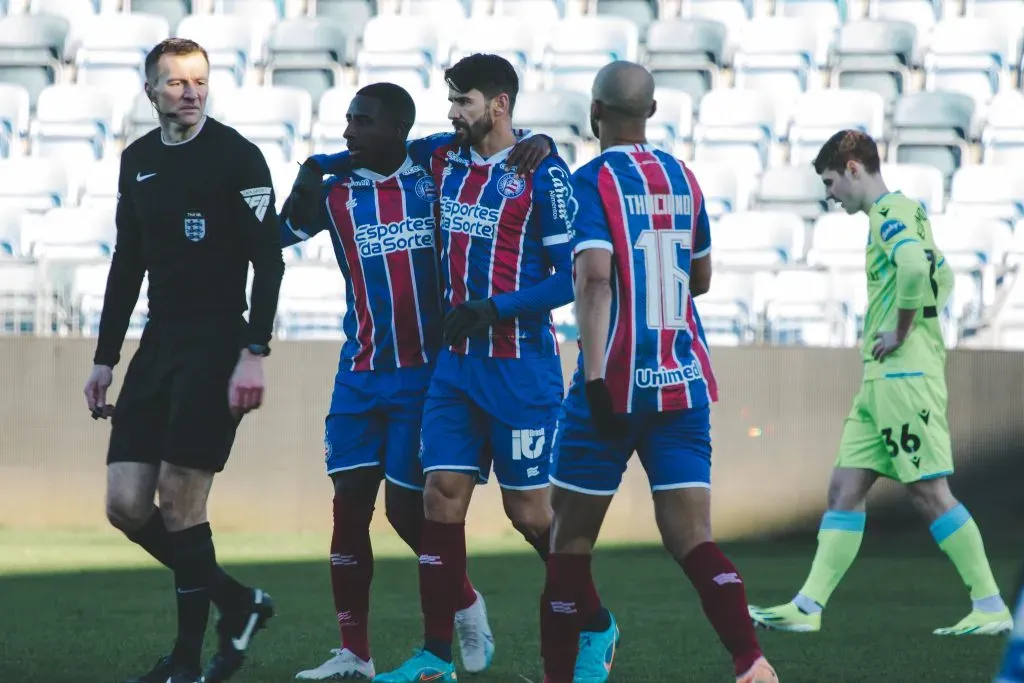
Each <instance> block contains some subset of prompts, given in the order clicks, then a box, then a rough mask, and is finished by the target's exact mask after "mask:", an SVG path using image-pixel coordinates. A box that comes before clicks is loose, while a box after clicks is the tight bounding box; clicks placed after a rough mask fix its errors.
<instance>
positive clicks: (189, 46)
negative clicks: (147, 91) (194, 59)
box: [146, 38, 210, 81]
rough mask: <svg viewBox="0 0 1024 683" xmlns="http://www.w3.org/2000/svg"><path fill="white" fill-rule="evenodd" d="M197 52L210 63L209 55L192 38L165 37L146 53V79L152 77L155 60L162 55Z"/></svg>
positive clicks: (158, 59)
mask: <svg viewBox="0 0 1024 683" xmlns="http://www.w3.org/2000/svg"><path fill="white" fill-rule="evenodd" d="M196 53H199V54H201V55H203V59H205V60H206V63H207V64H209V63H210V55H208V54H207V53H206V49H205V48H204V47H203V46H202V45H200V44H199V43H197V42H196V41H194V40H189V39H188V38H166V39H164V40H161V41H160V42H159V43H157V44H156V45H155V46H154V47H153V49H152V50H150V51H149V54H148V55H146V80H147V81H148V80H150V79H151V78H152V77H153V71H154V70H155V69H156V65H157V62H159V61H160V58H161V57H163V56H164V55H194V54H196Z"/></svg>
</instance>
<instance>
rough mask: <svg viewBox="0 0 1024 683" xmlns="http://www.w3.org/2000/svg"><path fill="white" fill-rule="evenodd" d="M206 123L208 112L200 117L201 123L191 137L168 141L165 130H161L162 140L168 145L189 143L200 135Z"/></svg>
mask: <svg viewBox="0 0 1024 683" xmlns="http://www.w3.org/2000/svg"><path fill="white" fill-rule="evenodd" d="M205 125H206V114H203V118H201V119H199V125H198V126H196V132H195V134H193V135H192V137H190V138H186V139H184V140H178V141H177V142H167V140H164V132H163V131H160V142H162V143H164V144H165V145H167V146H168V147H180V146H181V145H187V144H188V143H190V142H192V141H193V140H195V139H196V138H197V137H199V134H200V133H202V132H203V126H205Z"/></svg>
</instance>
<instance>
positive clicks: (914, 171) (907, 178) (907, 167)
mask: <svg viewBox="0 0 1024 683" xmlns="http://www.w3.org/2000/svg"><path fill="white" fill-rule="evenodd" d="M881 173H882V180H884V181H885V184H886V187H888V188H889V191H890V192H902V193H903V194H905V195H907V196H908V197H910V198H911V199H913V200H914V201H917V202H920V203H921V206H923V207H924V210H925V211H927V212H928V214H929V215H935V214H938V213H942V212H943V211H944V210H945V197H946V192H945V185H944V184H943V183H944V181H943V177H942V171H940V170H939V169H937V168H935V167H934V166H929V165H927V164H882V168H881Z"/></svg>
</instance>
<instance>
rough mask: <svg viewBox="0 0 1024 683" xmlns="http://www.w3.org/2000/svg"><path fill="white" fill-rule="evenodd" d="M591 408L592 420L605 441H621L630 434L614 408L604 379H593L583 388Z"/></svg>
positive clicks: (623, 420)
mask: <svg viewBox="0 0 1024 683" xmlns="http://www.w3.org/2000/svg"><path fill="white" fill-rule="evenodd" d="M583 388H584V390H585V392H586V394H587V405H589V406H590V419H591V420H593V421H594V426H596V427H597V433H598V434H599V435H601V436H602V437H604V438H605V439H621V438H624V437H625V436H627V435H628V434H629V427H628V426H627V424H626V420H625V419H624V418H623V417H622V416H621V415H616V414H615V410H614V408H613V407H612V394H611V392H610V391H608V385H607V384H605V383H604V380H603V379H592V380H590V381H589V382H587V383H586V384H585V385H584V386H583Z"/></svg>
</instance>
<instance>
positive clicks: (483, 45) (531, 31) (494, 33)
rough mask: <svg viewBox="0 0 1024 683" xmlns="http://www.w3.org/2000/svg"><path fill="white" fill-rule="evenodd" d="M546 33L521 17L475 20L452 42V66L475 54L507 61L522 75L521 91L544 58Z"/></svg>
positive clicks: (477, 18) (461, 30) (450, 59)
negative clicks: (490, 55) (498, 57)
mask: <svg viewBox="0 0 1024 683" xmlns="http://www.w3.org/2000/svg"><path fill="white" fill-rule="evenodd" d="M543 41H544V33H543V31H538V30H537V26H536V24H535V23H534V22H531V21H530V20H528V19H525V18H521V17H474V18H472V19H468V20H466V21H464V22H462V23H461V24H460V28H459V30H458V31H456V32H455V36H454V39H453V41H452V49H451V53H450V55H449V58H448V61H449V63H452V64H454V63H455V62H457V61H459V60H460V59H462V58H463V57H465V56H467V55H471V54H473V53H474V52H487V53H490V54H496V55H501V56H502V57H504V58H505V59H507V60H508V61H509V62H510V63H511V64H512V66H513V67H515V69H516V73H518V74H519V81H520V87H522V84H523V82H524V80H525V77H526V75H527V73H528V72H529V70H530V69H531V68H532V67H533V66H534V65H535V64H539V63H540V61H541V59H542V58H543V50H544V43H543Z"/></svg>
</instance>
